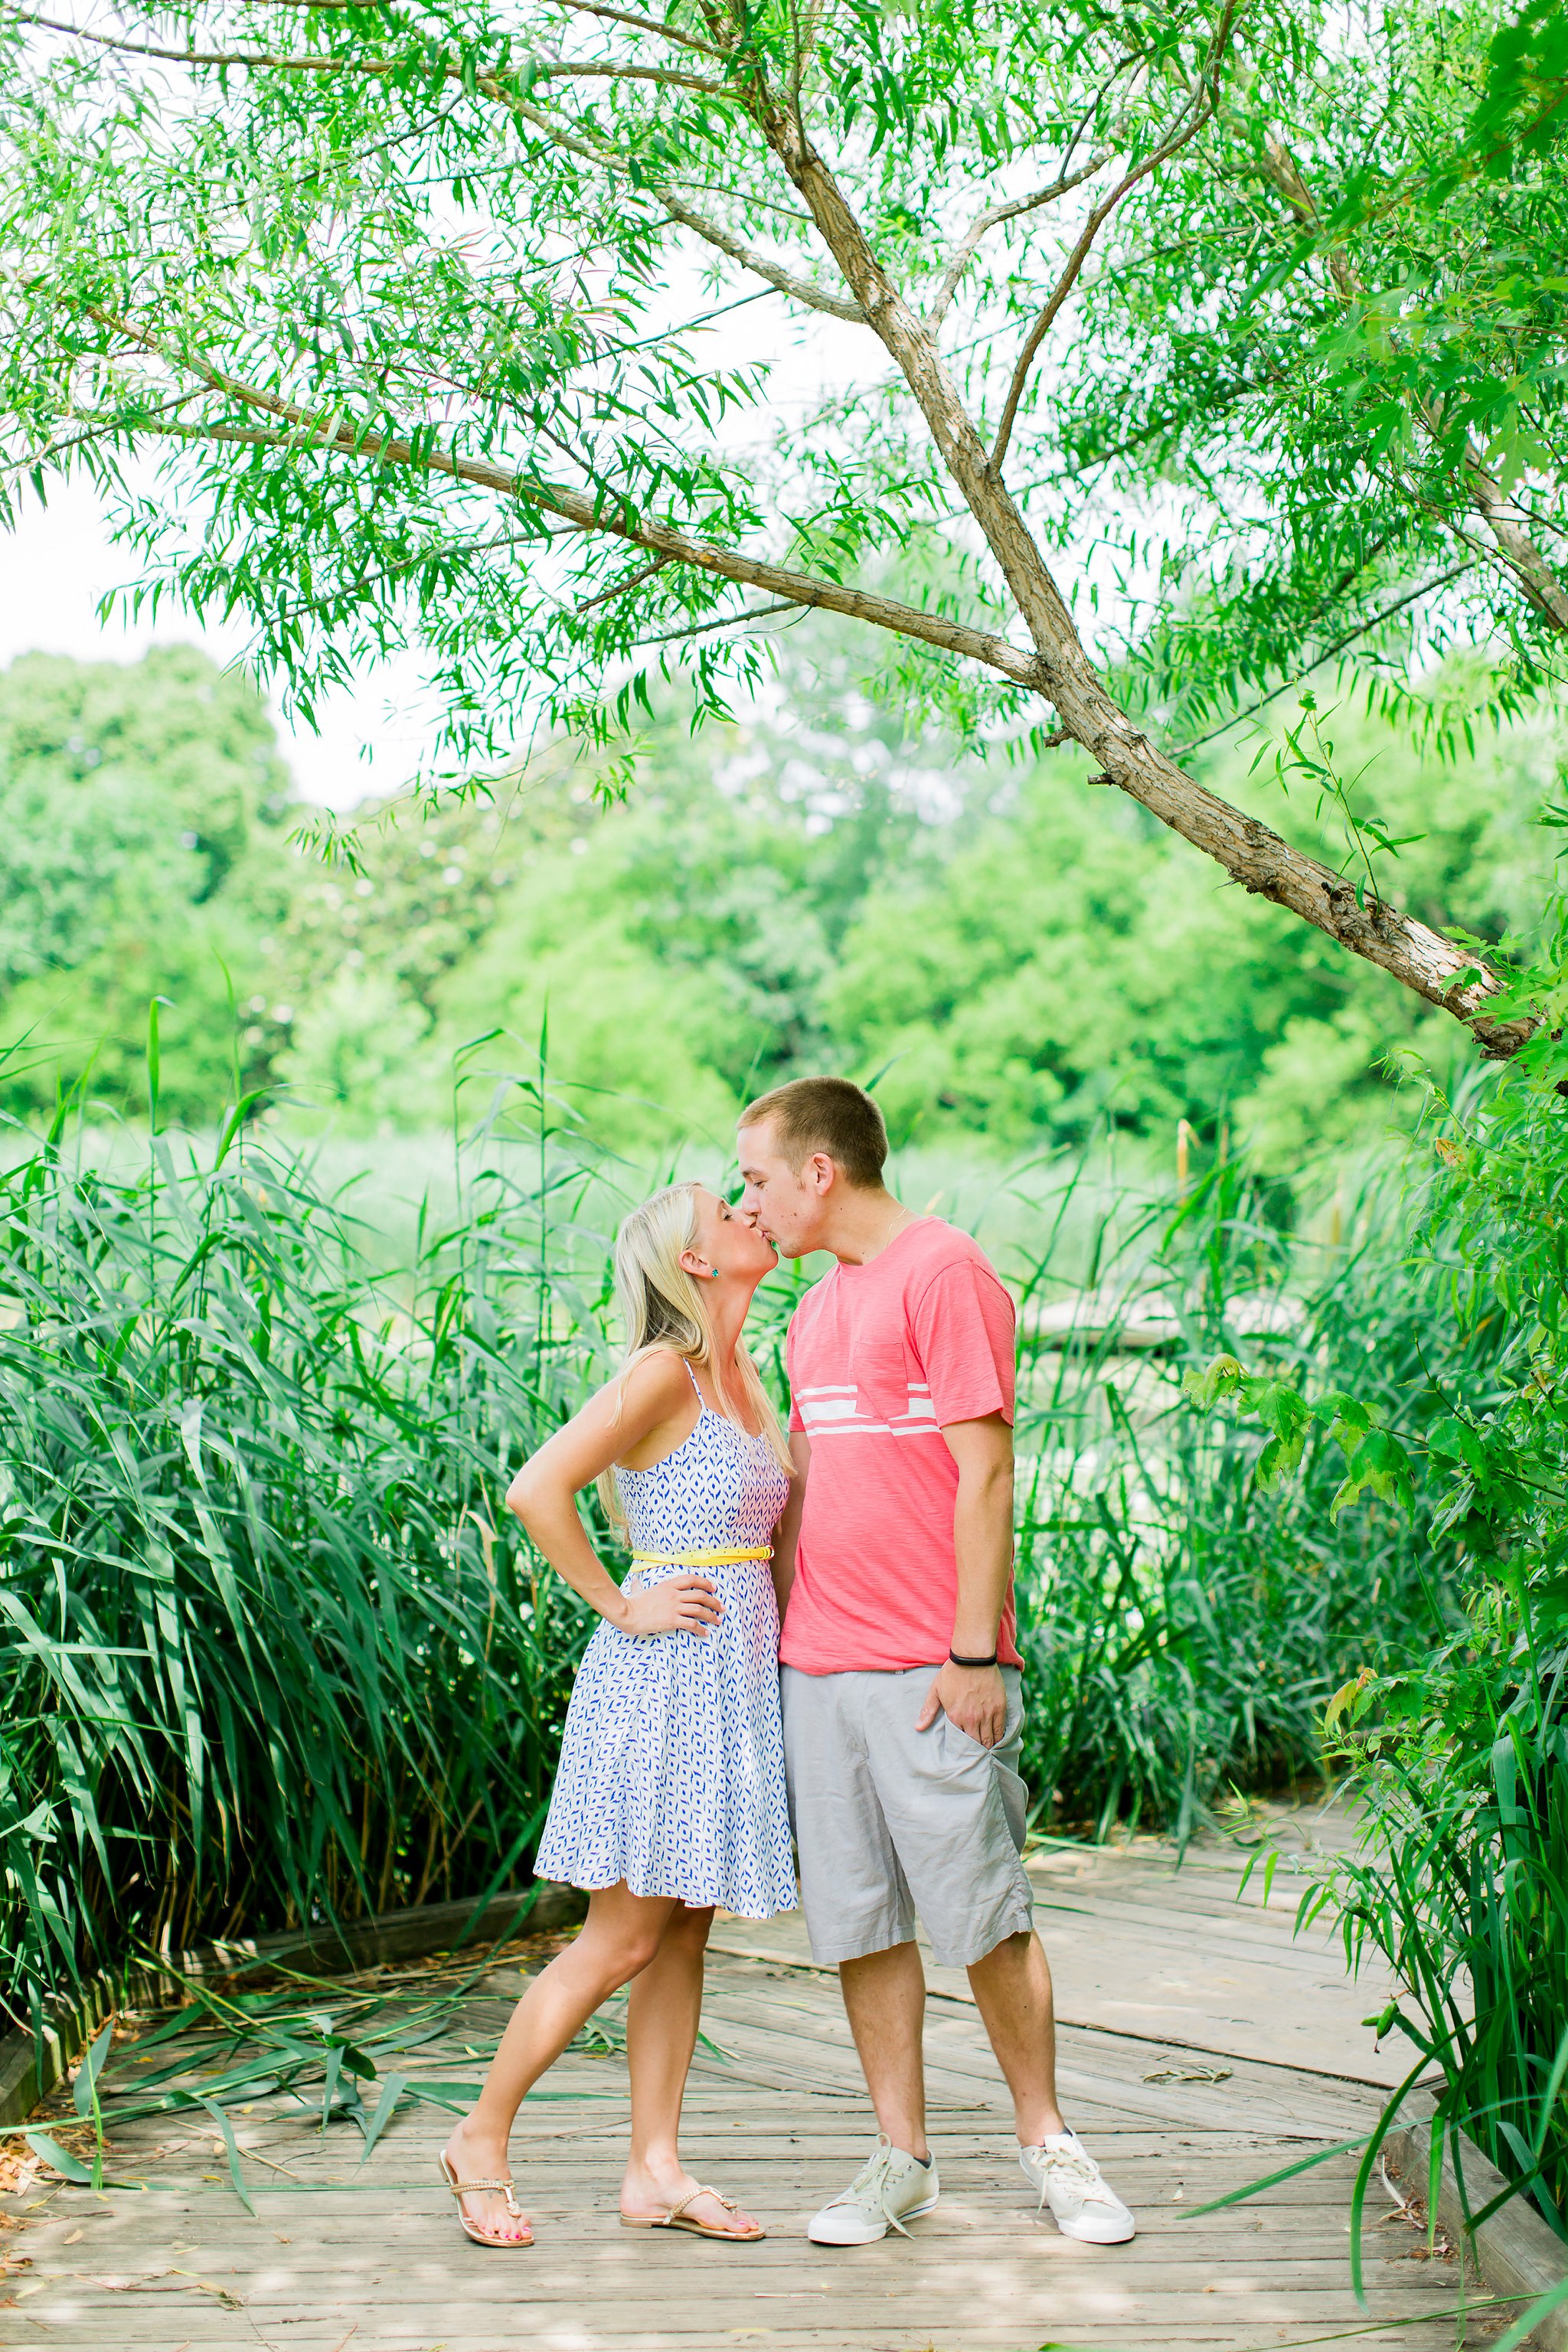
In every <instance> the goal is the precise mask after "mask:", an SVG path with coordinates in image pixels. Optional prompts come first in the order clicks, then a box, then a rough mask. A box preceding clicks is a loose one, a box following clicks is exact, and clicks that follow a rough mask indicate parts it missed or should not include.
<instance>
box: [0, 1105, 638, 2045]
mask: <svg viewBox="0 0 1568 2352" xmlns="http://www.w3.org/2000/svg"><path fill="white" fill-rule="evenodd" d="M535 1093H536V1096H537V1097H538V1098H537V1099H536V1100H535V1102H534V1104H533V1107H532V1108H533V1117H534V1125H535V1127H536V1129H537V1130H538V1137H537V1141H538V1150H537V1155H536V1158H535V1163H534V1169H533V1172H532V1176H531V1180H525V1179H523V1178H521V1177H520V1176H519V1174H518V1173H517V1172H516V1171H515V1169H510V1170H507V1171H503V1170H500V1169H497V1168H494V1167H489V1168H487V1167H485V1166H483V1165H480V1166H479V1167H477V1168H476V1169H475V1170H474V1171H473V1172H472V1174H471V1175H468V1176H467V1177H466V1179H465V1183H464V1188H463V1200H462V1204H461V1205H462V1213H461V1214H460V1216H459V1218H458V1221H457V1222H456V1223H455V1224H454V1225H453V1226H452V1227H451V1228H450V1229H449V1230H440V1231H432V1230H424V1229H422V1230H421V1233H420V1236H419V1247H418V1251H417V1254H416V1259H415V1262H414V1263H413V1264H412V1265H410V1266H409V1267H407V1268H406V1269H405V1272H404V1274H403V1276H402V1277H401V1278H400V1279H399V1280H397V1281H392V1280H389V1279H385V1278H377V1277H376V1276H374V1274H373V1273H372V1271H371V1270H370V1267H369V1265H368V1264H367V1261H366V1258H365V1256H364V1255H363V1251H362V1249H361V1247H360V1237H359V1236H358V1234H356V1230H355V1225H354V1221H353V1213H352V1209H351V1207H350V1205H349V1204H348V1203H347V1202H344V1201H342V1200H339V1201H337V1202H333V1201H330V1200H327V1199H324V1198H322V1197H321V1194H320V1193H319V1192H318V1191H317V1190H316V1188H315V1187H314V1185H313V1183H312V1181H311V1179H310V1171H309V1169H308V1167H307V1166H306V1165H305V1164H304V1163H303V1162H302V1161H300V1160H298V1159H296V1158H293V1157H291V1156H290V1155H289V1153H287V1152H286V1151H284V1150H281V1149H280V1148H279V1147H277V1146H274V1145H269V1144H268V1143H265V1142H263V1141H260V1140H258V1139H257V1137H256V1136H255V1134H254V1132H248V1133H247V1131H246V1130H245V1129H243V1128H242V1127H241V1126H240V1125H239V1124H238V1123H237V1122H236V1121H231V1122H230V1125H229V1128H228V1129H227V1130H226V1133H225V1135H224V1137H223V1138H222V1139H221V1141H220V1142H219V1144H218V1146H217V1148H216V1150H214V1151H212V1152H210V1154H209V1156H207V1157H205V1158H204V1157H203V1156H202V1154H201V1152H200V1151H199V1150H198V1149H197V1148H196V1147H195V1146H194V1145H192V1144H190V1143H185V1144H181V1143H180V1142H178V1141H177V1140H176V1139H174V1138H171V1137H168V1136H163V1135H159V1134H156V1133H154V1134H153V1137H152V1139H151V1140H150V1142H149V1144H148V1148H147V1155H146V1161H145V1166H144V1169H143V1171H142V1173H141V1174H140V1176H138V1177H137V1178H135V1179H134V1180H132V1181H107V1180H105V1179H104V1178H103V1177H101V1176H100V1175H98V1174H95V1173H94V1171H92V1169H91V1168H90V1167H89V1166H86V1165H83V1164H81V1163H80V1161H79V1160H75V1159H73V1158H72V1156H71V1155H70V1153H69V1152H68V1149H67V1121H66V1116H65V1114H64V1113H63V1112H62V1114H61V1117H60V1118H59V1119H58V1120H57V1122H56V1125H55V1128H54V1129H53V1130H52V1132H51V1133H50V1134H49V1135H48V1136H47V1138H44V1139H40V1140H39V1142H38V1143H37V1148H36V1149H34V1150H32V1151H31V1153H30V1155H28V1156H26V1157H24V1158H22V1159H20V1160H18V1161H17V1162H16V1164H15V1165H13V1166H12V1167H11V1168H10V1169H9V1170H8V1171H7V1172H6V1173H5V1175H4V1176H3V1177H0V1462H3V1464H4V1467H3V1468H0V1675H3V1676H4V1679H5V1687H6V1692H7V1699H6V1706H5V1716H4V1720H3V1723H0V1872H3V1874H4V1875H3V1895H0V1965H3V1967H4V1969H5V1977H6V1979H7V1981H8V1984H9V1987H10V2000H11V2004H12V2007H13V2009H14V2010H16V2008H18V2007H20V2006H23V2005H25V2004H26V2002H27V2000H29V1998H31V1999H32V2000H36V1999H37V1995H38V1994H39V1993H40V1992H41V1991H42V1990H44V1989H46V1988H47V1987H49V1986H52V1985H55V1984H58V1983H59V1982H61V1981H63V1980H67V1979H71V1978H73V1977H76V1976H78V1975H79V1973H80V1971H81V1970H82V1969H84V1968H86V1967H87V1966H89V1964H93V1963H97V1962H100V1961H103V1960H112V1959H115V1958H119V1957H120V1956H121V1954H122V1953H123V1952H124V1951H125V1950H126V1949H127V1948H128V1947H129V1946H130V1945H131V1944H132V1943H133V1942H142V1943H145V1944H148V1945H151V1946H153V1947H154V1948H158V1949H161V1950H163V1951H169V1950H172V1949H176V1948H180V1947H182V1946H184V1945H187V1944H189V1943H190V1942H192V1941H193V1940H194V1939H195V1938H196V1937H199V1936H203V1935H208V1934H219V1935H226V1936H233V1935H237V1934H240V1933H243V1932H246V1931H247V1930H249V1929H251V1928H255V1927H279V1926H283V1925H286V1924H292V1923H295V1922H299V1921H302V1920H315V1919H321V1918H327V1917H338V1918H353V1917H354V1916H359V1915H361V1914H363V1913H365V1912H368V1911H373V1910H377V1909H382V1908H384V1907H388V1906H395V1905H399V1904H405V1903H419V1902H421V1901H424V1900H426V1899H432V1898H435V1897H437V1896H455V1895H468V1894H473V1893H477V1892H479V1891H480V1890H482V1889H484V1888H486V1887H487V1886H490V1885H500V1884H501V1883H504V1882H505V1880H506V1879H507V1877H508V1875H509V1874H510V1872H511V1871H512V1870H514V1869H515V1868H516V1867H517V1866H518V1865H519V1864H520V1863H521V1859H522V1857H523V1856H524V1855H525V1853H526V1852H527V1850H528V1848H529V1845H530V1843H531V1838H532V1836H533V1835H534V1834H535V1832H536V1831H537V1827H538V1822H539V1819H540V1816H541V1811H542V1804H543V1801H544V1800H545V1797H546V1794H547V1790H548V1785H549V1777H550V1771H551V1767H552V1759H553V1755H554V1752H555V1748H556V1745H557V1741H558V1737H559V1727H560V1723H561V1720H562V1717H563V1711H564V1706H565V1702H566V1697H567V1695H568V1692H569V1688H570V1684H571V1679H572V1674H573V1669H574V1664H575V1661H576V1658H577V1656H578V1654H579V1653H580V1650H581V1646H582V1643H583V1639H584V1622H583V1612H582V1610H581V1607H580V1604H579V1603H578V1602H577V1601H576V1600H575V1598H574V1596H573V1595H571V1594H570V1593H568V1592H567V1591H565V1590H564V1588H563V1586H562V1585H561V1584H560V1583H559V1581H558V1580H556V1579H554V1578H553V1577H552V1576H551V1575H550V1574H549V1573H548V1572H546V1571H544V1570H542V1567H541V1565H540V1563H539V1562H538V1561H537V1559H534V1558H533V1557H532V1555H531V1553H530V1552H529V1550H528V1549H527V1547H526V1545H525V1544H523V1543H522V1541H521V1538H520V1536H519V1534H518V1531H517V1530H516V1529H515V1527H514V1526H512V1525H511V1524H510V1522H509V1521H508V1520H507V1518H506V1517H505V1515H504V1513H502V1512H501V1511H500V1496H501V1495H502V1493H503V1492H504V1488H505V1485H506V1482H507V1478H508V1476H509V1475H510V1470H511V1469H512V1468H514V1467H515V1466H516V1465H517V1463H518V1462H519V1460H520V1459H521V1456H522V1455H523V1454H525V1453H526V1452H527V1451H528V1450H529V1449H530V1448H531V1447H532V1446H533V1445H535V1444H538V1443H539V1442H540V1440H541V1438H542V1436H543V1435H544V1434H546V1433H548V1431H549V1430H550V1429H552V1427H554V1426H555V1425H556V1424H557V1423H558V1422H559V1421H560V1419H561V1418H562V1417H563V1415H564V1414H565V1413H566V1412H569V1411H570V1410H572V1408H573V1407H574V1404H575V1402H577V1400H578V1398H579V1397H580V1395H581V1393H582V1391H583V1390H584V1386H585V1385H586V1384H587V1383H588V1382H590V1381H592V1380H594V1379H595V1377H597V1376H599V1375H600V1374H601V1372H602V1369H603V1363H604V1356H605V1334H604V1328H603V1313H604V1308H605V1237H604V1235H603V1234H599V1233H596V1232H595V1231H593V1230H591V1229H589V1228H586V1227H584V1225H583V1224H582V1223H581V1222H579V1221H577V1220H576V1219H574V1216H573V1213H572V1203H573V1200H574V1193H576V1192H581V1190H582V1188H583V1186H584V1182H585V1181H586V1180H587V1178H588V1177H589V1176H590V1175H592V1174H594V1173H595V1163H594V1158H593V1155H592V1154H591V1153H590V1152H588V1151H587V1150H585V1149H584V1147H583V1146H582V1145H581V1144H580V1142H578V1141H577V1140H576V1139H574V1138H573V1137H572V1136H571V1135H570V1133H568V1132H563V1130H562V1129H561V1128H560V1126H559V1125H558V1124H556V1123H554V1122H552V1118H551V1116H550V1114H549V1107H548V1102H547V1099H546V1098H545V1097H543V1096H542V1093H540V1092H539V1090H537V1089H536V1090H535Z"/></svg>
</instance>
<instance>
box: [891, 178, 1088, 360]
mask: <svg viewBox="0 0 1568 2352" xmlns="http://www.w3.org/2000/svg"><path fill="white" fill-rule="evenodd" d="M1109 162H1110V149H1109V148H1104V149H1102V150H1101V151H1100V152H1099V153H1098V154H1094V155H1091V156H1090V157H1089V161H1088V163H1080V164H1079V168H1078V170H1077V171H1076V172H1064V173H1058V176H1057V178H1056V179H1054V180H1052V181H1050V182H1049V183H1048V184H1047V186H1045V187H1043V188H1037V189H1036V190H1035V192H1034V194H1032V195H1027V196H1015V197H1014V198H1013V200H1012V202H1011V203H1009V204H1005V205H992V206H991V209H990V210H989V212H984V213H980V214H977V215H976V216H975V218H974V219H973V220H972V221H971V222H970V224H969V226H968V227H967V228H966V229H965V230H964V232H963V236H961V237H960V238H959V240H958V243H957V244H956V245H955V246H954V247H953V248H952V252H951V254H950V255H949V256H948V260H947V267H946V268H945V269H944V270H943V271H942V278H941V282H940V283H939V285H938V287H937V289H936V293H935V295H934V296H933V297H932V299H931V308H930V310H928V311H927V312H926V323H927V325H928V326H930V327H931V328H932V329H933V330H934V329H935V328H937V327H940V326H941V324H942V320H943V318H944V317H945V316H946V313H947V307H948V304H949V303H950V302H951V301H952V298H953V296H954V294H955V293H956V292H957V291H958V288H959V284H960V282H961V280H962V278H963V273H964V271H965V270H966V269H967V268H968V267H969V265H970V263H971V262H972V261H973V258H974V256H975V254H976V253H977V252H978V250H979V248H980V246H981V243H982V241H983V240H984V238H985V237H987V236H989V235H990V233H991V231H992V230H993V229H994V228H1000V227H1001V226H1002V224H1003V222H1004V221H1010V220H1017V219H1018V218H1020V216H1021V215H1023V214H1025V213H1033V212H1038V211H1039V209H1040V208H1041V206H1042V205H1050V204H1055V202H1056V200H1057V198H1058V196H1065V195H1067V194H1068V193H1069V191H1070V190H1072V189H1074V188H1076V187H1079V186H1081V185H1082V184H1083V182H1084V181H1085V180H1090V179H1092V178H1093V177H1094V174H1095V173H1096V172H1098V171H1100V169H1101V168H1102V167H1103V166H1104V165H1105V164H1106V163H1109Z"/></svg>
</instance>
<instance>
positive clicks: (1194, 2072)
mask: <svg viewBox="0 0 1568 2352" xmlns="http://www.w3.org/2000/svg"><path fill="white" fill-rule="evenodd" d="M1234 2071H1235V2069H1234V2068H1232V2067H1230V2066H1156V2067H1155V2069H1154V2071H1153V2073H1152V2074H1145V2075H1144V2077H1143V2080H1144V2081H1145V2082H1146V2083H1228V2082H1229V2080H1230V2078H1231V2075H1232V2074H1233V2073H1234Z"/></svg>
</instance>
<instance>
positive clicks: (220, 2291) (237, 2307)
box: [168, 2270, 245, 2311]
mask: <svg viewBox="0 0 1568 2352" xmlns="http://www.w3.org/2000/svg"><path fill="white" fill-rule="evenodd" d="M168 2275H169V2277H170V2278H183V2279H189V2280H190V2283H191V2284H192V2285H193V2286H195V2287H200V2289H201V2291H202V2293H203V2294H216V2297H217V2299H218V2301H219V2302H220V2303H221V2304H224V2305H226V2306H227V2308H228V2309H229V2310H230V2311H243V2310H244V2309H245V2305H244V2304H243V2303H241V2301H240V2299H239V2297H238V2295H237V2294H230V2293H229V2291H228V2289H227V2287H226V2286H215V2285H214V2284H213V2282H212V2280H211V2279H205V2278H198V2277H197V2276H196V2274H195V2271H178V2270H176V2271H170V2272H169V2273H168Z"/></svg>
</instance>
